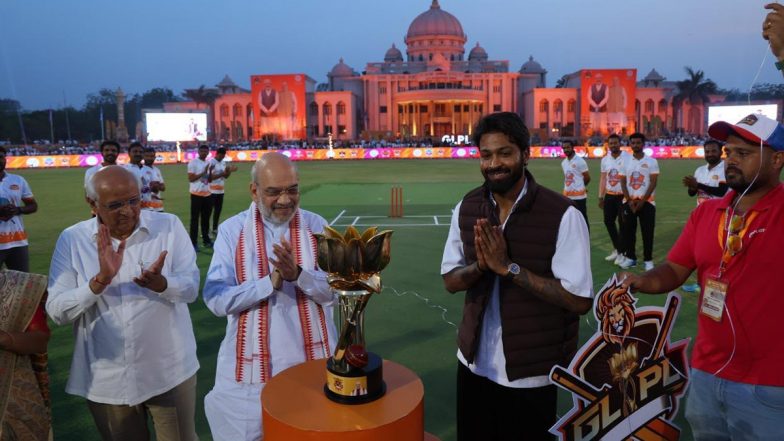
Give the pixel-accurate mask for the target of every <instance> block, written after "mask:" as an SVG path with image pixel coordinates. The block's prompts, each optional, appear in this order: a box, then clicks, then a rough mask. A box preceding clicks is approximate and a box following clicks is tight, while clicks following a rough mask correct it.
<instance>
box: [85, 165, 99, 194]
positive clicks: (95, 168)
mask: <svg viewBox="0 0 784 441" xmlns="http://www.w3.org/2000/svg"><path fill="white" fill-rule="evenodd" d="M102 168H103V165H102V164H95V165H94V166H92V167H90V168H88V169H87V170H85V172H84V188H87V183H88V182H89V181H90V178H92V177H93V175H94V174H96V173H98V170H100V169H102Z"/></svg>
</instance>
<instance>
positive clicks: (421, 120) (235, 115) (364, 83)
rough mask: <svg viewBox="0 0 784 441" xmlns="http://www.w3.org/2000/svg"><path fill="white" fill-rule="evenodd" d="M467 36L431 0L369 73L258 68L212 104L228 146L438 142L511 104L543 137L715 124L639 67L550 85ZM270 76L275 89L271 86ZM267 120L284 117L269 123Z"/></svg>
mask: <svg viewBox="0 0 784 441" xmlns="http://www.w3.org/2000/svg"><path fill="white" fill-rule="evenodd" d="M423 1H425V0H423ZM468 41H469V40H468V36H467V34H466V32H465V31H464V29H463V26H462V24H461V23H460V20H458V19H457V17H455V16H454V15H452V14H451V13H449V12H448V11H446V10H444V9H443V8H442V7H441V4H440V3H439V0H431V1H430V5H429V7H428V8H427V9H426V10H425V11H424V12H422V13H420V14H419V15H417V16H416V17H415V18H414V19H413V20H412V21H411V24H410V25H409V26H408V30H407V32H406V34H405V37H404V42H403V43H404V45H405V48H403V47H402V46H401V47H400V48H398V46H397V45H396V44H395V43H392V45H391V47H389V48H388V49H387V50H386V51H385V52H383V53H382V52H381V50H383V49H381V50H380V51H379V58H381V59H382V60H383V61H379V62H368V63H366V64H365V67H364V69H363V70H362V72H357V71H356V70H355V69H354V68H352V67H351V66H350V65H349V64H348V63H347V62H346V61H345V60H344V59H343V58H340V59H339V61H338V62H337V63H336V64H335V65H334V66H333V67H332V69H330V70H329V72H327V74H326V79H327V81H326V82H325V83H322V84H318V85H317V83H316V81H315V80H313V79H312V78H310V77H309V76H307V75H305V74H291V75H288V76H282V75H266V76H265V75H255V76H252V77H251V81H252V82H253V84H254V88H253V89H252V91H251V92H250V93H247V91H246V90H244V89H240V88H239V87H238V86H236V84H234V83H233V82H232V81H230V79H228V78H226V79H224V81H222V82H221V83H220V84H218V87H219V89H220V90H221V91H223V90H224V89H225V91H226V92H227V93H225V94H224V93H221V95H220V96H219V97H218V98H217V99H216V101H215V105H214V106H213V108H214V109H216V110H218V109H219V110H220V112H216V113H217V115H215V118H214V126H213V127H215V128H217V129H214V132H215V133H216V134H217V135H218V137H219V138H224V137H225V138H226V140H227V141H235V140H238V139H241V138H243V137H242V135H243V134H245V135H250V136H249V137H251V138H253V139H262V138H265V139H270V138H271V139H275V140H281V139H305V138H307V139H314V138H319V139H323V138H326V137H329V136H332V137H333V138H336V139H338V140H349V139H357V138H360V137H364V138H387V139H389V138H399V139H405V138H415V139H421V138H431V139H433V140H435V141H437V140H440V139H442V138H443V137H444V136H454V137H457V136H458V135H471V132H472V130H473V127H474V126H475V125H476V123H477V121H479V119H480V118H481V117H482V116H483V115H485V114H488V113H492V112H500V111H510V112H517V113H518V114H520V115H521V116H522V117H523V119H524V121H525V123H526V125H527V126H528V127H529V129H530V130H531V133H532V136H533V137H534V138H535V139H538V140H543V141H546V140H547V139H550V138H553V137H564V136H570V137H583V138H587V137H595V136H606V135H607V134H608V133H621V134H629V133H631V132H633V131H637V130H642V131H644V132H645V133H646V134H649V135H653V136H656V135H659V134H661V133H664V132H667V131H671V130H674V129H675V128H678V127H686V128H687V130H689V131H690V132H692V133H704V130H705V127H704V123H703V126H701V127H696V126H694V125H693V124H692V125H687V124H683V122H684V121H686V120H687V119H688V120H689V121H702V120H704V118H702V119H701V118H700V115H702V114H703V113H704V111H705V109H704V106H702V107H701V106H697V107H694V106H691V107H689V106H690V105H689V104H688V103H682V104H678V105H679V106H680V107H678V108H677V109H676V108H675V107H674V106H675V104H674V103H676V100H675V99H674V97H675V95H676V94H677V88H676V86H675V83H674V82H672V81H665V78H664V77H663V76H661V75H660V74H659V73H658V72H656V70H652V71H651V73H650V74H648V75H647V76H646V77H645V78H644V79H643V80H642V81H640V82H639V83H638V82H637V70H636V69H583V70H579V71H577V72H575V73H572V74H568V75H564V76H563V77H562V78H561V79H560V80H559V81H558V84H557V85H556V87H552V88H548V87H547V84H546V81H547V70H546V69H545V68H544V67H543V66H542V65H541V64H540V63H539V62H538V61H537V60H535V59H534V57H533V56H530V57H529V58H528V60H526V61H524V62H523V63H522V65H521V67H520V69H519V70H517V71H510V69H509V62H508V61H505V60H492V59H491V58H490V56H489V55H488V51H487V50H486V49H485V48H484V47H482V46H481V45H480V44H479V43H478V42H474V43H472V46H469V47H470V50H469V52H468V55H467V56H466V44H467V43H468ZM382 54H383V57H381V55H382ZM281 77H286V78H281ZM270 81H272V82H273V83H275V84H274V87H267V88H262V87H261V84H263V83H267V82H270ZM276 81H277V82H276ZM286 83H288V85H285V84H286ZM295 83H296V85H297V87H294V88H293V89H292V84H295ZM262 89H264V90H267V92H262ZM276 94H277V95H276ZM292 94H293V95H292ZM265 103H266V104H265ZM276 103H277V104H276ZM186 104H187V103H180V104H179V105H180V106H183V105H186ZM686 107H689V108H686ZM196 108H197V109H198V105H196ZM281 114H284V115H283V116H281ZM268 115H272V116H271V117H272V118H276V119H275V122H272V123H269V122H265V119H264V118H265V117H267V116H268ZM684 115H685V116H684ZM227 128H231V130H227Z"/></svg>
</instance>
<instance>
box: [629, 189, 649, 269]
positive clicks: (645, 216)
mask: <svg viewBox="0 0 784 441" xmlns="http://www.w3.org/2000/svg"><path fill="white" fill-rule="evenodd" d="M637 219H639V220H640V231H641V233H642V254H643V257H644V258H645V261H646V262H647V261H651V260H653V229H654V227H655V226H656V206H655V205H653V204H651V203H650V202H646V203H644V204H643V205H642V208H640V209H639V210H637V213H632V210H631V208H629V204H628V203H626V204H623V232H624V243H625V244H626V257H628V258H630V259H633V260H637V253H636V251H635V250H634V248H635V247H636V246H637Z"/></svg>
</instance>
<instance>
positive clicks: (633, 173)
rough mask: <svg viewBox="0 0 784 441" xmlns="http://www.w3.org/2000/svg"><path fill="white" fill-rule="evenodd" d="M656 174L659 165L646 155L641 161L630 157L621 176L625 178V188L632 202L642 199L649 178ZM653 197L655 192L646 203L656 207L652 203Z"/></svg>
mask: <svg viewBox="0 0 784 441" xmlns="http://www.w3.org/2000/svg"><path fill="white" fill-rule="evenodd" d="M658 174H659V163H658V162H656V160H655V159H653V158H652V157H650V156H647V155H646V156H643V157H642V158H641V159H637V158H635V157H634V156H631V157H630V158H629V161H628V162H627V163H626V168H625V169H624V170H623V172H622V176H625V177H626V188H627V190H629V197H630V198H631V199H633V200H634V199H637V200H639V199H642V198H643V196H645V193H646V192H647V191H648V187H650V185H651V176H654V175H658ZM655 196H656V190H654V191H653V192H652V193H651V196H650V197H649V198H648V202H650V203H651V205H656V202H654V199H655Z"/></svg>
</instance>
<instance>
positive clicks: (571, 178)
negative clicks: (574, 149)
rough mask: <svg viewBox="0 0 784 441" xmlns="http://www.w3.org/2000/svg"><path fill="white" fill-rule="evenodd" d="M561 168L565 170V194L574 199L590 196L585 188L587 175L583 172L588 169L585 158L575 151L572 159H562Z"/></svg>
mask: <svg viewBox="0 0 784 441" xmlns="http://www.w3.org/2000/svg"><path fill="white" fill-rule="evenodd" d="M561 169H563V172H564V190H563V194H564V196H566V197H568V198H569V199H574V200H578V199H585V198H586V197H588V196H587V192H586V189H585V176H583V173H586V172H587V171H588V164H586V163H585V159H583V158H581V157H580V156H579V155H578V154H577V153H575V154H574V156H573V157H572V159H569V158H564V160H563V161H561Z"/></svg>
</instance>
